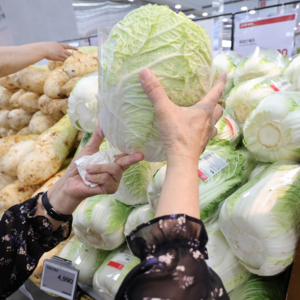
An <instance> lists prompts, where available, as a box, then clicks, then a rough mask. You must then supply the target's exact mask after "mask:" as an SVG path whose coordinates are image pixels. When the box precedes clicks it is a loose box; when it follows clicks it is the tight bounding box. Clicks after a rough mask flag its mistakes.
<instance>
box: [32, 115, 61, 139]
mask: <svg viewBox="0 0 300 300" xmlns="http://www.w3.org/2000/svg"><path fill="white" fill-rule="evenodd" d="M55 123H56V120H54V119H53V118H52V117H51V116H47V115H44V114H43V113H42V112H41V111H38V112H36V113H35V114H34V115H33V116H32V119H31V120H30V122H29V125H28V129H29V130H30V131H31V132H32V133H35V134H41V133H43V132H44V131H46V130H47V129H48V128H50V127H52V126H53V125H54V124H55Z"/></svg>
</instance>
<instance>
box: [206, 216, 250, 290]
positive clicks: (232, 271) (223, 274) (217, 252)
mask: <svg viewBox="0 0 300 300" xmlns="http://www.w3.org/2000/svg"><path fill="white" fill-rule="evenodd" d="M205 227H206V231H207V234H208V242H207V244H206V247H207V251H208V257H209V259H208V260H206V263H207V265H208V266H209V267H210V268H212V269H213V270H214V271H215V272H216V273H217V274H218V275H219V277H220V278H221V280H222V282H223V284H224V287H225V289H226V291H227V293H229V292H230V291H232V290H233V289H235V288H236V287H237V286H239V285H241V284H242V283H243V282H245V281H246V280H247V279H248V278H249V276H250V273H249V272H248V271H247V270H246V269H245V268H244V267H243V266H242V265H241V264H240V263H239V260H238V259H237V257H236V256H235V255H234V254H233V253H232V251H231V249H230V247H229V245H228V243H227V241H226V239H225V237H224V235H223V234H222V232H221V231H220V228H219V224H218V220H216V221H214V222H212V223H210V224H209V225H206V226H205Z"/></svg>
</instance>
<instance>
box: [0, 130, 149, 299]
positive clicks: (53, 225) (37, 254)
mask: <svg viewBox="0 0 300 300" xmlns="http://www.w3.org/2000/svg"><path fill="white" fill-rule="evenodd" d="M98 131H99V132H100V129H99V130H95V131H94V134H93V136H92V137H91V139H90V141H89V143H88V144H87V145H86V147H84V148H83V149H82V150H81V151H80V153H79V154H78V155H77V156H76V157H75V159H74V160H73V161H72V163H71V164H70V165H69V167H68V169H67V171H66V172H65V173H64V175H63V176H62V177H61V178H60V179H59V180H58V181H57V182H56V183H55V184H54V185H52V186H51V188H50V189H49V190H48V199H49V203H50V204H51V205H52V206H53V207H54V209H56V210H57V211H58V212H59V213H61V214H64V215H69V214H72V212H73V211H74V210H75V208H76V207H77V206H78V205H79V204H80V202H81V201H82V200H84V199H85V198H87V197H90V196H94V195H99V194H109V193H115V192H116V190H117V189H118V186H119V182H120V180H121V177H122V173H123V172H124V171H125V170H127V169H128V168H129V167H130V166H131V165H133V164H135V163H137V162H139V161H140V160H142V159H143V158H144V156H143V154H141V153H134V154H131V155H127V154H121V155H118V156H117V157H116V160H115V163H111V164H105V165H101V167H99V165H91V166H89V168H90V169H89V170H88V172H89V173H90V175H89V176H90V177H89V178H88V179H89V180H90V181H91V182H93V183H97V184H98V186H97V187H95V188H92V187H90V186H87V185H86V184H84V183H83V181H82V178H81V177H80V175H79V174H78V171H77V167H76V164H75V160H76V159H78V158H79V157H81V156H83V155H92V154H94V153H95V152H97V151H99V146H100V144H101V143H102V141H103V138H102V137H101V136H100V135H99V133H98ZM71 227H72V220H69V221H65V222H62V221H57V220H55V219H53V218H52V217H50V216H49V215H48V214H47V212H46V210H45V209H44V207H43V205H42V203H41V194H40V193H39V194H37V195H36V196H34V197H33V198H31V199H29V200H27V201H25V202H23V203H21V204H18V205H15V206H12V207H11V208H10V209H9V210H7V211H6V212H5V213H4V215H3V217H2V219H1V221H0V260H1V261H2V262H3V264H1V267H0V271H1V274H6V275H7V276H0V299H6V298H7V297H8V296H10V295H11V294H12V293H13V292H14V291H16V290H17V289H18V288H19V287H20V286H21V285H22V284H23V283H24V282H25V281H26V280H27V279H28V277H29V276H30V275H31V274H32V273H33V271H34V269H35V268H36V266H37V264H38V261H39V259H40V258H41V256H42V255H43V253H44V252H48V251H50V250H51V249H53V248H54V247H56V246H57V245H58V244H59V243H60V242H62V241H64V240H66V239H67V238H68V237H69V235H70V232H71Z"/></svg>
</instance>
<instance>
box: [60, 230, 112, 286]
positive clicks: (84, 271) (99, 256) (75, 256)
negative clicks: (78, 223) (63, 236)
mask: <svg viewBox="0 0 300 300" xmlns="http://www.w3.org/2000/svg"><path fill="white" fill-rule="evenodd" d="M109 253H110V251H105V250H100V249H96V248H92V247H89V246H87V245H85V244H83V243H81V242H80V241H79V240H78V238H77V237H76V236H74V237H72V239H71V240H70V241H69V242H68V243H67V244H66V246H65V247H64V248H63V249H62V251H61V252H60V254H59V256H60V257H62V258H64V259H67V260H70V261H72V264H73V266H74V267H75V268H76V269H77V270H79V271H80V272H79V277H78V282H80V283H82V284H92V283H93V276H94V273H95V272H96V271H97V269H98V268H99V267H100V266H101V264H102V263H103V261H104V260H105V259H106V257H107V256H108V255H109Z"/></svg>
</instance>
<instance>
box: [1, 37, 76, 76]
mask: <svg viewBox="0 0 300 300" xmlns="http://www.w3.org/2000/svg"><path fill="white" fill-rule="evenodd" d="M67 49H71V50H77V48H76V47H73V46H70V45H65V44H60V43H57V42H41V43H33V44H27V45H22V46H11V47H0V57H1V61H0V78H1V77H3V76H6V75H9V74H13V73H15V72H18V71H20V70H22V69H24V68H26V67H28V66H30V65H32V64H35V63H36V62H38V61H40V60H42V59H44V58H46V59H49V60H54V61H65V60H66V59H67V58H68V57H69V56H70V55H71V52H69V51H67Z"/></svg>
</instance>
